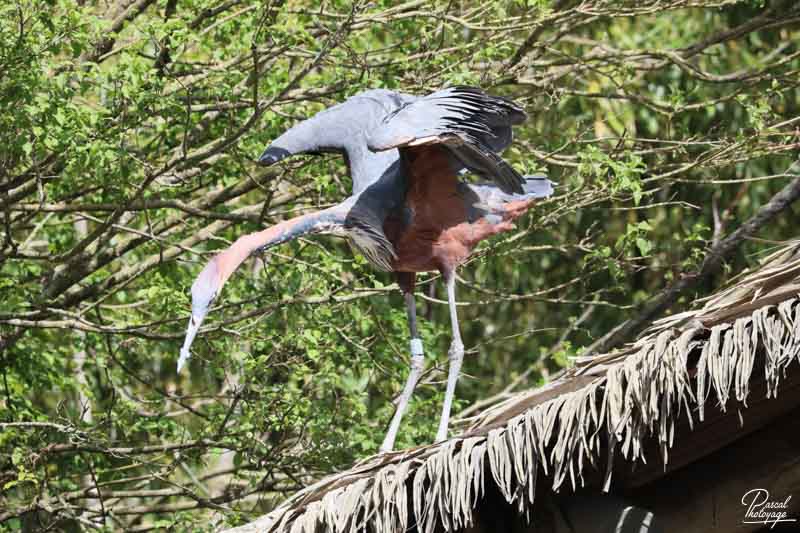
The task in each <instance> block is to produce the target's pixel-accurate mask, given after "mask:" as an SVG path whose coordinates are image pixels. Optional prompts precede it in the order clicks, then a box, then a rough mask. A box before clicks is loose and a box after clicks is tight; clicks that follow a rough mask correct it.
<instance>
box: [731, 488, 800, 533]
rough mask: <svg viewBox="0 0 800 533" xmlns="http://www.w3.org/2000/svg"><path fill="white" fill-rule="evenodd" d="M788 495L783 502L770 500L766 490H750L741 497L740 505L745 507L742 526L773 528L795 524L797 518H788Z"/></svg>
mask: <svg viewBox="0 0 800 533" xmlns="http://www.w3.org/2000/svg"><path fill="white" fill-rule="evenodd" d="M791 500H792V495H791V494H789V495H788V496H786V497H785V498H784V499H783V500H779V499H776V500H773V499H771V498H770V494H769V491H768V490H767V489H752V490H749V491H747V492H746V493H745V494H744V496H742V505H744V506H745V513H744V520H742V523H743V524H764V525H765V526H766V525H768V526H770V529H772V528H774V527H775V526H776V525H777V524H782V523H786V522H797V518H789V502H790V501H791Z"/></svg>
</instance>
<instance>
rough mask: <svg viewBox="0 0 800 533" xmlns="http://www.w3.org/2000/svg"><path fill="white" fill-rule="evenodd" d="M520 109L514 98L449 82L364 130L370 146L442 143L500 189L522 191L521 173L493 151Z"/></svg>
mask: <svg viewBox="0 0 800 533" xmlns="http://www.w3.org/2000/svg"><path fill="white" fill-rule="evenodd" d="M525 118H526V115H525V112H524V111H523V110H522V108H521V107H519V106H518V105H517V104H515V103H514V102H512V101H510V100H507V99H505V98H500V97H497V96H489V95H488V94H486V93H484V92H483V91H481V90H479V89H475V88H472V87H460V86H459V87H450V88H448V89H444V90H441V91H437V92H435V93H432V94H429V95H428V96H425V97H423V98H419V99H417V100H415V101H413V102H409V103H407V104H405V105H403V106H402V107H400V108H399V109H396V110H394V111H392V112H391V113H389V114H388V115H386V116H385V117H384V119H383V121H382V122H381V124H380V125H378V126H377V127H375V128H374V129H372V130H370V131H369V132H368V133H367V146H368V147H369V149H370V150H373V151H383V150H390V149H392V148H400V149H403V148H406V147H415V146H425V145H433V144H437V145H444V146H446V147H447V148H448V149H449V150H450V151H451V152H452V153H453V155H454V156H455V157H456V159H458V161H459V162H460V163H461V164H462V165H464V166H465V167H467V168H468V169H469V170H471V171H472V172H474V173H476V174H479V175H481V176H483V177H485V178H488V179H491V180H492V181H494V182H495V183H497V185H498V186H499V187H500V189H501V190H502V191H503V192H506V193H509V194H511V193H522V192H523V188H522V184H523V182H524V180H523V178H522V176H521V175H520V174H519V173H518V172H517V171H516V170H514V168H513V167H512V166H511V165H509V164H508V163H507V162H506V161H504V160H503V158H501V157H500V156H499V155H497V152H499V151H500V150H502V149H503V148H505V146H507V145H508V143H509V142H510V140H511V137H510V135H511V126H512V125H514V124H520V123H521V122H523V121H524V120H525Z"/></svg>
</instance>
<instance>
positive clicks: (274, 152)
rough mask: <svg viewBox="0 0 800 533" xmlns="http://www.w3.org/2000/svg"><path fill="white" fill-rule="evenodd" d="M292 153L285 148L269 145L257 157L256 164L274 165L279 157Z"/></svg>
mask: <svg viewBox="0 0 800 533" xmlns="http://www.w3.org/2000/svg"><path fill="white" fill-rule="evenodd" d="M289 155H292V154H291V152H289V150H286V149H285V148H279V147H277V146H274V145H273V146H270V147H269V148H267V149H266V150H264V153H263V154H261V157H259V158H258V164H259V165H263V166H265V167H268V166H270V165H274V164H275V163H277V162H278V161H280V160H281V159H283V158H285V157H286V156H289Z"/></svg>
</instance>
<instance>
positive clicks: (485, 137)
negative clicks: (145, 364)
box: [178, 87, 553, 451]
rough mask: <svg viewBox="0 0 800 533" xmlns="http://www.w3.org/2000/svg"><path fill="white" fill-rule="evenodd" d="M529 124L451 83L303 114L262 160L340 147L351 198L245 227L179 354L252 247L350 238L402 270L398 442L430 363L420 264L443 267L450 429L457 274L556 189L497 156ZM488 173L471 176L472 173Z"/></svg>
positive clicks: (219, 264) (211, 278)
mask: <svg viewBox="0 0 800 533" xmlns="http://www.w3.org/2000/svg"><path fill="white" fill-rule="evenodd" d="M524 120H525V113H524V111H523V110H522V108H520V107H519V106H518V105H516V104H515V103H514V102H512V101H510V100H507V99H505V98H499V97H496V96H489V95H487V94H485V93H484V92H482V91H481V90H479V89H475V88H470V87H451V88H448V89H444V90H441V91H437V92H434V93H432V94H429V95H427V96H422V97H416V96H412V95H409V94H403V93H398V92H393V91H388V90H383V89H375V90H370V91H365V92H362V93H359V94H357V95H355V96H352V97H351V98H349V99H347V100H346V101H344V102H343V103H341V104H339V105H336V106H334V107H331V108H330V109H326V110H324V111H321V112H320V113H318V114H316V115H315V116H313V117H312V118H310V119H308V120H305V121H303V122H300V123H299V124H297V125H295V126H294V127H293V128H291V129H290V130H289V131H287V132H286V133H284V134H283V135H281V136H280V137H278V138H277V139H276V140H275V141H274V142H273V143H272V144H271V145H270V146H269V147H268V148H267V149H266V150H265V151H264V153H263V154H262V155H261V157H260V158H259V162H260V163H262V164H264V165H272V164H274V163H276V162H278V161H280V160H282V159H284V158H285V157H287V156H291V155H296V154H321V153H326V152H335V153H339V154H342V155H343V156H344V158H345V161H346V162H347V165H348V168H349V171H350V174H351V177H352V181H353V194H352V195H351V196H350V197H348V198H347V199H345V200H344V201H343V202H341V203H340V204H338V205H335V206H333V207H330V208H328V209H324V210H322V211H318V212H314V213H309V214H306V215H302V216H298V217H296V218H292V219H290V220H286V221H284V222H281V223H279V224H277V225H275V226H272V227H270V228H267V229H265V230H263V231H259V232H257V233H252V234H250V235H245V236H243V237H240V238H239V239H237V240H236V242H235V243H234V244H233V245H231V246H230V247H229V248H228V249H226V250H223V251H222V252H220V253H219V254H217V255H216V256H215V257H214V258H213V259H212V260H211V261H210V262H209V263H208V265H206V267H205V268H204V269H203V270H202V271H201V272H200V274H199V275H198V277H197V279H196V280H195V282H194V284H193V285H192V316H191V318H190V320H189V326H188V329H187V332H186V340H185V342H184V344H183V348H182V349H181V354H180V358H179V360H178V371H180V369H181V367H182V366H183V365H184V364H185V362H186V360H187V359H188V358H189V347H190V346H191V344H192V341H193V340H194V337H195V335H196V334H197V331H198V329H199V328H200V324H201V323H202V322H203V319H204V318H205V316H206V313H207V312H208V309H209V306H210V305H211V302H212V301H213V300H214V299H215V298H216V297H217V296H218V295H219V293H220V291H221V290H222V286H223V284H224V283H225V281H226V280H227V279H228V277H230V275H231V274H232V273H233V271H234V270H236V268H237V267H238V266H239V265H240V264H241V263H242V262H243V261H244V260H245V259H247V258H248V257H250V256H251V255H254V254H257V253H260V252H263V251H264V250H266V249H268V248H271V247H273V246H276V245H278V244H281V243H284V242H287V241H289V240H291V239H295V238H297V237H300V236H302V235H307V234H313V233H327V234H333V235H339V236H344V237H346V238H348V239H349V240H350V242H351V243H352V244H353V246H354V247H355V248H356V249H357V250H359V251H360V252H362V253H363V255H364V256H365V257H366V258H367V260H368V261H369V262H370V263H371V264H372V265H374V266H375V267H376V268H378V269H380V270H384V271H391V272H393V273H394V274H395V276H396V278H397V281H398V284H399V286H400V288H401V290H402V292H403V295H404V299H405V302H406V308H407V314H408V326H409V330H410V333H411V343H410V352H411V359H410V370H409V374H408V378H407V381H406V384H405V386H404V388H403V391H402V392H401V394H400V397H399V399H398V402H397V409H396V411H395V414H394V416H393V418H392V421H391V423H390V425H389V429H388V431H387V434H386V437H385V439H384V441H383V444H382V446H381V450H382V451H389V450H391V449H392V448H393V447H394V441H395V438H396V436H397V432H398V429H399V426H400V420H401V418H402V416H403V413H404V412H405V410H406V407H407V405H408V402H409V399H410V397H411V394H412V392H413V390H414V387H415V386H416V384H417V381H418V379H419V377H420V374H421V373H422V370H423V367H424V358H423V348H422V341H421V340H420V338H419V336H418V334H417V319H416V306H415V301H414V284H415V276H416V273H417V272H428V271H439V272H440V273H441V274H442V276H443V278H444V280H445V283H446V284H447V300H448V304H449V308H450V321H451V326H452V343H451V345H450V350H449V352H448V353H449V359H450V365H449V370H448V377H447V389H446V392H445V399H444V405H443V407H442V416H441V419H440V422H439V429H438V431H437V434H436V440H437V442H438V441H442V440H444V439H445V438H446V437H447V427H448V421H449V418H450V408H451V404H452V401H453V395H454V391H455V387H456V381H457V380H458V375H459V372H460V369H461V363H462V360H463V357H464V345H463V344H462V341H461V334H460V331H459V326H458V317H457V313H456V296H455V270H456V268H457V267H458V266H459V265H461V264H462V263H463V262H464V261H466V260H467V258H468V257H469V256H470V254H471V252H472V250H473V249H474V248H475V246H477V244H478V243H479V242H480V241H481V240H482V239H485V238H487V237H489V236H491V235H494V234H496V233H500V232H503V231H508V230H509V229H511V228H513V227H514V226H513V223H512V222H513V220H514V219H516V218H518V217H519V216H521V215H522V214H523V213H524V212H525V211H526V210H527V209H528V208H529V207H530V206H531V204H532V203H533V202H534V200H535V199H538V198H544V197H547V196H549V195H551V194H552V192H553V189H552V184H551V182H550V181H549V180H547V179H546V178H545V177H544V176H526V177H523V176H521V175H520V174H519V173H518V172H517V171H516V170H514V168H513V167H512V166H511V165H509V164H508V163H507V162H506V161H504V160H503V159H502V158H501V157H500V156H499V155H498V154H499V153H500V152H502V151H503V150H504V149H505V148H506V147H507V146H508V145H509V144H510V143H511V139H512V134H511V126H512V125H515V124H519V123H521V122H523V121H524ZM468 173H472V174H477V175H478V176H480V177H483V178H485V179H488V180H491V181H490V182H489V183H485V184H480V185H476V184H471V183H467V182H465V181H463V180H462V179H461V177H462V176H463V175H465V174H468Z"/></svg>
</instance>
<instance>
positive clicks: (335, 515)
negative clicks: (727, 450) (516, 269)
mask: <svg viewBox="0 0 800 533" xmlns="http://www.w3.org/2000/svg"><path fill="white" fill-rule="evenodd" d="M740 277H741V279H739V280H738V282H737V283H736V284H735V285H732V286H731V287H729V288H728V289H726V290H724V291H721V292H720V293H718V294H716V295H714V296H713V297H710V298H708V299H707V300H706V301H704V302H701V303H702V306H701V307H699V308H698V309H695V310H693V311H689V312H686V313H681V314H678V315H674V316H672V317H669V318H667V319H664V320H661V321H659V322H657V323H655V324H654V325H653V326H652V327H651V328H650V329H649V330H648V331H646V332H644V333H643V334H642V335H641V336H640V338H639V339H638V340H637V341H636V342H635V343H633V344H631V345H629V346H627V347H625V348H624V349H622V350H619V351H616V352H613V353H610V354H603V355H597V356H593V357H586V358H578V359H577V360H576V364H575V366H574V367H572V368H570V369H568V370H566V371H564V372H563V373H562V374H561V375H560V376H559V377H558V378H557V379H556V380H554V381H553V382H552V383H550V384H548V385H547V386H545V387H541V388H539V389H536V390H532V391H528V392H524V393H521V394H519V395H517V396H515V397H513V398H511V399H509V400H507V401H505V402H503V403H501V404H499V405H496V406H494V407H492V408H490V409H488V410H486V411H484V412H483V413H481V414H480V415H479V416H478V417H476V419H475V420H474V422H473V424H472V425H471V427H469V428H468V429H467V431H465V432H464V433H463V434H462V435H460V436H458V437H454V438H452V439H450V440H448V441H446V442H443V443H440V444H436V445H430V446H424V447H419V448H414V449H411V450H405V451H401V452H397V453H392V454H384V455H379V456H376V457H373V458H371V459H368V460H366V461H364V462H362V463H361V464H359V465H356V466H355V467H353V468H352V469H350V470H348V471H346V472H342V473H339V474H336V475H333V476H330V477H328V478H325V479H323V480H321V481H319V482H318V483H316V484H314V485H312V486H310V487H307V488H306V489H304V490H302V491H300V492H299V493H297V494H296V495H295V496H293V497H292V498H290V499H288V500H287V501H286V502H284V503H283V504H282V505H280V506H279V507H278V508H276V509H275V510H274V511H273V512H271V513H270V514H268V515H266V516H264V517H262V518H260V519H258V520H256V521H255V522H253V523H251V524H248V525H247V526H243V527H241V528H237V529H235V530H231V531H236V532H237V533H244V532H254V531H263V532H273V531H275V532H277V531H288V532H298V533H299V532H309V533H310V532H315V531H331V532H334V533H338V532H355V531H362V530H369V531H376V532H403V531H406V530H407V529H409V528H410V527H415V528H416V529H417V530H418V531H421V532H430V531H433V530H434V528H436V527H437V526H440V527H443V529H444V530H446V531H452V530H458V529H460V528H463V527H465V526H467V525H468V524H470V523H471V522H472V519H473V511H474V508H475V505H476V502H477V501H478V499H479V498H480V497H481V496H482V494H484V492H485V487H486V485H487V484H488V483H492V484H494V485H495V486H496V488H497V489H498V490H499V491H500V493H501V494H502V496H503V497H504V498H505V499H506V501H508V502H509V503H512V504H515V505H516V506H517V508H518V509H519V511H520V512H521V513H525V514H529V513H530V512H531V510H532V508H533V502H534V498H535V490H536V485H537V476H542V479H543V480H544V479H546V480H547V482H548V483H549V485H550V487H551V488H552V490H558V489H559V488H560V487H562V486H563V485H564V484H565V483H566V482H567V481H568V482H569V485H570V486H571V487H572V488H576V487H578V486H580V485H581V484H582V483H583V481H584V473H585V470H586V467H587V464H588V465H593V466H594V467H595V469H599V468H600V465H602V464H604V465H605V476H604V487H605V488H606V489H607V488H608V487H609V484H610V482H611V475H612V461H613V460H614V457H615V456H617V455H620V454H621V456H622V457H624V458H625V459H626V460H628V461H639V460H644V459H645V457H644V449H645V443H646V442H652V441H653V440H655V441H656V442H657V443H658V445H659V449H660V452H661V459H662V460H663V462H664V464H666V463H667V461H668V451H669V449H670V448H671V447H672V444H673V440H674V437H675V431H676V424H677V423H678V422H679V421H681V420H682V419H686V420H688V423H689V425H690V426H693V425H694V424H695V423H696V420H695V415H696V417H697V420H698V421H700V422H702V421H703V419H704V417H705V407H706V404H707V403H708V402H709V399H710V398H714V399H715V400H716V406H717V407H718V408H719V409H721V410H723V411H724V410H725V408H726V405H727V404H728V403H729V400H731V398H732V397H733V398H735V399H736V400H737V401H738V402H740V403H741V404H743V405H744V406H746V405H747V403H746V402H747V398H748V394H749V393H750V390H751V387H750V384H751V376H753V373H754V370H755V368H756V362H757V361H759V362H760V361H762V360H763V371H764V373H765V374H764V376H765V379H766V390H767V392H766V394H767V397H775V396H776V395H777V392H778V385H779V383H780V381H781V379H782V378H783V377H785V373H786V368H787V366H788V365H789V364H790V363H791V362H792V361H798V362H800V241H796V242H792V243H790V244H789V245H787V246H785V247H784V248H782V249H781V250H780V251H779V252H777V253H775V254H773V255H772V256H770V257H769V258H767V259H766V260H765V261H764V262H763V266H762V267H761V268H759V269H757V270H755V271H753V272H751V273H745V274H743V275H742V276H740ZM758 354H760V355H759V356H758V357H757V355H758ZM759 364H761V363H759ZM712 394H713V396H712Z"/></svg>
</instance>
